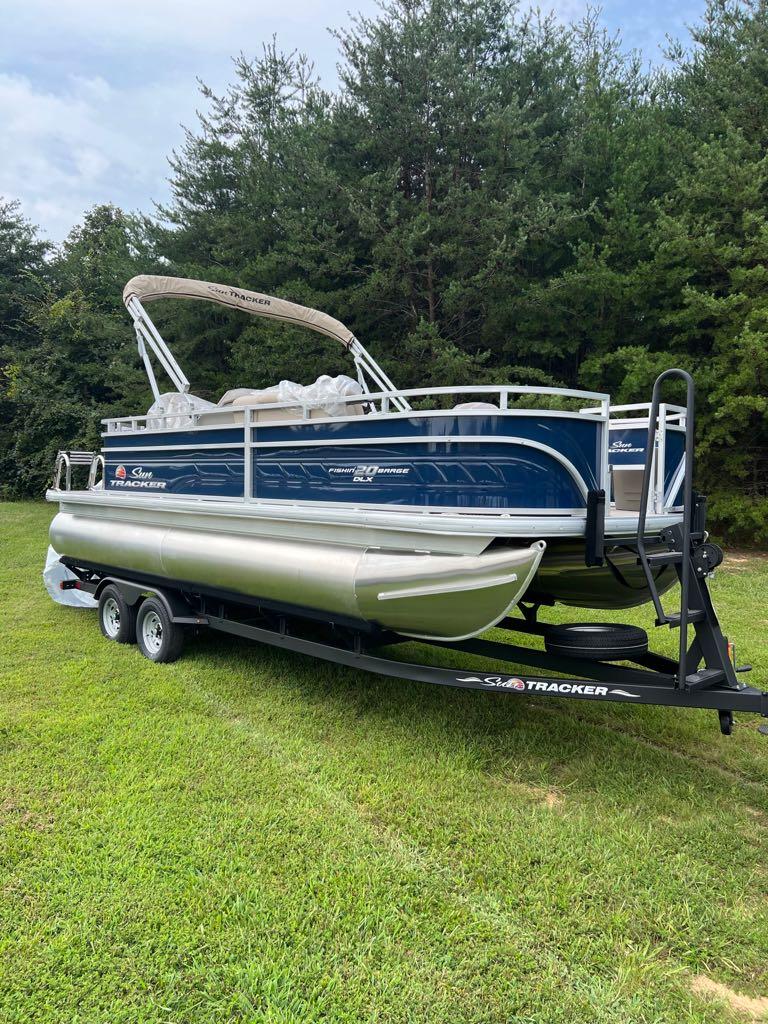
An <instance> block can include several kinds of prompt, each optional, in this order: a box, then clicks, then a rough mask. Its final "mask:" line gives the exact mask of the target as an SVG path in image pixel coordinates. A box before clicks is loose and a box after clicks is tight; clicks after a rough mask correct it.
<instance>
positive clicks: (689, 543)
mask: <svg viewBox="0 0 768 1024" xmlns="http://www.w3.org/2000/svg"><path fill="white" fill-rule="evenodd" d="M671 377H678V378H680V379H682V380H683V381H684V382H685V384H686V388H687V417H686V438H685V452H686V455H685V459H686V461H685V479H684V483H683V507H682V523H681V524H680V525H678V526H674V527H672V528H670V529H668V530H666V531H665V532H664V533H663V534H662V541H663V542H664V545H665V546H666V548H667V550H666V551H663V552H655V553H652V554H649V553H647V551H646V541H647V539H648V538H647V536H646V530H645V524H646V510H647V507H648V495H649V488H650V481H651V473H652V467H653V454H654V450H655V439H656V422H657V418H658V411H659V404H660V398H661V386H662V384H663V383H664V382H665V381H666V380H668V379H669V378H671ZM693 456H694V385H693V380H692V378H691V376H690V375H689V374H688V373H687V372H686V371H685V370H678V369H671V370H666V371H665V372H664V373H662V374H661V375H660V376H659V378H658V379H657V380H656V383H655V385H654V389H653V398H652V402H651V408H650V414H649V423H648V439H647V445H646V458H645V466H644V471H643V490H642V500H641V506H640V507H641V511H640V515H639V517H638V528H637V535H636V536H635V537H630V538H627V539H625V540H622V541H621V544H622V546H624V547H628V548H630V549H632V550H633V551H635V552H636V554H637V562H638V565H639V566H640V567H641V568H642V571H643V574H644V576H645V578H646V582H647V584H648V589H649V591H650V595H651V599H652V601H653V605H654V608H655V610H656V623H655V624H656V626H660V627H663V626H667V627H669V628H670V629H678V630H679V631H680V632H679V644H678V658H677V659H673V658H669V657H667V656H666V655H662V654H656V653H653V652H652V651H650V650H644V651H643V653H633V652H632V651H630V650H627V651H626V652H625V653H623V654H622V655H621V658H622V661H623V662H626V663H628V664H616V657H617V656H616V654H615V653H614V654H613V655H612V657H611V659H610V660H609V659H608V658H607V657H604V658H603V659H602V660H600V658H599V656H597V657H594V656H587V655H586V654H585V652H584V651H583V650H582V651H581V653H580V655H579V656H577V655H578V652H576V651H574V656H571V655H568V654H567V653H565V654H563V653H554V652H553V651H550V650H544V651H542V650H537V649H533V648H531V647H525V646H520V645H519V644H516V643H506V642H504V643H502V642H499V641H498V640H489V639H485V638H476V639H474V640H465V641H463V642H458V643H457V642H451V643H449V642H439V641H424V640H419V641H418V643H419V644H422V645H426V646H427V647H432V648H435V649H439V648H446V649H449V650H452V651H459V652H461V653H463V654H468V655H474V656H475V657H480V658H484V659H490V660H492V661H494V662H497V663H501V664H505V665H510V666H512V667H513V668H514V669H517V670H518V672H519V667H520V666H526V667H527V668H530V669H532V670H533V671H532V672H528V671H525V672H523V673H522V674H512V671H510V673H509V674H506V673H502V674H498V673H493V672H487V671H486V670H485V669H478V668H472V667H467V668H462V669H458V670H457V669H447V668H440V667H437V666H434V665H422V664H418V663H413V662H406V661H398V660H397V659H395V658H391V657H385V656H382V654H381V653H379V652H380V651H381V649H382V648H386V647H389V646H392V645H395V644H401V643H406V642H412V640H413V638H411V637H407V636H403V635H401V634H396V633H391V632H387V631H383V630H381V629H379V628H377V627H376V626H375V625H366V624H365V623H361V622H358V621H355V620H342V619H338V618H337V619H333V620H330V619H329V617H328V616H327V615H325V614H324V613H322V612H317V611H310V610H308V609H303V608H294V607H291V606H288V605H280V604H275V603H267V602H263V601H261V600H258V599H256V598H248V597H245V596H244V595H242V594H235V593H232V592H228V591H219V590H216V589H214V588H205V587H200V586H198V585H191V584H190V585H185V584H182V583H178V584H174V583H173V582H171V581H168V580H167V579H162V578H159V577H154V576H145V575H141V574H138V573H130V574H126V573H125V571H124V570H121V569H118V568H115V567H110V566H103V565H96V564H93V563H88V562H82V561H79V560H77V561H76V560H73V559H70V558H66V557H65V558H62V559H61V561H62V562H63V563H64V564H65V565H66V566H67V567H68V568H69V569H71V570H72V572H73V574H74V577H75V578H74V579H72V580H69V581H67V582H65V583H62V587H63V588H65V589H67V588H70V587H76V588H78V589H82V590H87V591H89V592H90V593H92V594H94V595H95V596H96V597H99V595H100V594H101V592H102V591H103V590H104V588H105V587H106V586H107V585H110V584H111V585H113V586H115V587H117V588H118V589H119V590H120V593H121V594H122V597H123V598H124V600H125V602H126V603H127V604H128V605H131V606H134V607H135V606H136V605H138V604H140V602H141V601H142V600H143V599H144V597H146V596H147V595H151V596H153V597H155V598H157V599H158V600H159V601H160V602H161V603H162V605H163V607H164V609H165V613H166V616H167V620H168V622H169V623H170V624H172V626H173V627H177V628H179V629H182V628H184V627H198V628H201V627H205V626H208V627H210V628H211V629H216V630H219V631H221V632H224V633H229V634H232V635H234V636H241V637H245V638H247V639H250V640H256V641H259V642H260V643H267V644H271V645H272V646H273V647H280V648H283V649H284V650H290V651H296V652H298V653H300V654H308V655H310V656H311V657H315V658H322V659H323V660H324V661H330V662H335V663H336V664H339V665H346V666H348V667H350V668H356V669H359V670H361V671H365V672H374V673H377V674H379V675H384V676H391V677H393V678H396V679H408V680H413V681H415V682H425V683H434V684H436V685H438V686H455V687H459V688H461V689H466V690H485V691H488V692H493V693H505V694H510V695H522V694H527V695H528V696H534V697H545V696H557V697H565V698H570V699H575V700H605V701H615V702H619V703H622V704H658V705H662V706H666V707H678V708H684V707H687V708H708V709H712V710H715V711H717V713H718V717H719V721H720V729H721V731H722V732H723V733H724V734H726V735H728V734H730V732H731V730H732V727H733V715H734V712H735V711H740V712H750V713H754V714H758V715H762V717H764V718H768V693H767V692H763V691H761V690H758V689H755V688H754V687H751V686H747V685H746V684H745V683H743V682H742V681H741V680H740V679H739V675H740V674H741V673H744V672H748V671H750V666H748V665H744V666H742V667H737V666H736V665H735V664H734V661H733V647H732V645H731V644H729V643H728V639H727V637H725V636H724V635H723V633H722V630H721V628H720V623H719V622H718V619H717V614H716V612H715V609H714V606H713V604H712V600H711V597H710V595H709V589H708V586H707V579H708V578H709V576H711V574H712V572H713V571H714V569H715V568H716V567H717V566H718V565H719V564H720V562H721V561H722V558H723V553H722V551H721V550H720V548H718V547H717V545H715V544H712V543H710V542H709V541H708V536H707V533H706V530H705V518H706V499H705V498H704V497H703V496H701V495H699V494H697V493H696V492H695V491H694V490H693ZM605 505H606V495H605V493H604V492H603V491H591V492H590V494H589V496H588V502H587V519H586V537H585V563H586V564H587V565H602V564H603V563H604V562H605V561H610V558H609V553H608V551H607V547H606V543H605V539H604V530H603V526H604V517H605ZM612 543H615V541H613V542H612ZM666 566H674V568H675V571H676V573H677V577H678V580H679V582H680V591H681V606H680V610H679V611H678V612H670V613H667V612H666V611H665V610H664V608H663V606H662V603H661V598H660V595H659V592H658V587H657V584H656V576H655V575H654V568H659V569H663V568H665V567H666ZM547 603H550V602H548V601H547V600H546V599H544V598H542V597H537V596H536V595H535V593H533V592H531V593H530V594H529V595H528V599H527V601H526V602H521V603H520V605H519V606H518V611H519V612H520V613H521V614H520V615H515V616H511V617H507V618H505V619H504V620H503V621H502V622H500V623H499V624H498V625H497V627H496V628H497V629H499V630H502V631H503V632H504V633H505V634H506V635H507V636H514V634H517V633H526V634H529V635H534V636H540V637H543V638H544V640H545V644H546V641H547V635H548V630H549V629H550V628H552V627H550V626H548V625H547V624H545V623H542V622H540V621H539V619H538V612H539V610H540V608H541V607H542V606H543V605H545V604H547ZM690 629H692V630H693V634H694V635H693V639H692V640H691V642H690V643H689V630H690ZM538 670H542V674H539V671H538ZM548 672H556V673H559V674H560V675H558V676H551V675H548V674H547V673H548ZM760 730H761V731H765V732H768V727H766V726H761V727H760Z"/></svg>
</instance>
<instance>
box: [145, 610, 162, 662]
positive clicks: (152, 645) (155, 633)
mask: <svg viewBox="0 0 768 1024" xmlns="http://www.w3.org/2000/svg"><path fill="white" fill-rule="evenodd" d="M141 639H142V640H143V642H144V647H145V648H146V649H147V650H148V651H149V653H150V654H157V652H158V651H159V650H160V648H161V647H162V646H163V624H162V622H161V621H160V616H159V615H158V614H157V612H147V614H146V615H144V616H143V618H142V620H141Z"/></svg>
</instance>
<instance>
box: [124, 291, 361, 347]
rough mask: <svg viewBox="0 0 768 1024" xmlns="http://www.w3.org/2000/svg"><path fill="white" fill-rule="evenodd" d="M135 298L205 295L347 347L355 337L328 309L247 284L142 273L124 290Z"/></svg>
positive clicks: (220, 303) (126, 296) (142, 300)
mask: <svg viewBox="0 0 768 1024" xmlns="http://www.w3.org/2000/svg"><path fill="white" fill-rule="evenodd" d="M132 298H137V299H138V300H139V302H153V301H154V300H155V299H203V300H207V301H208V302H218V303H219V305H221V306H229V307H231V308H232V309H242V310H244V311H245V312H246V313H250V314H251V315H253V316H263V317H267V318H269V319H272V320H281V321H282V322H283V323H290V324H297V325H298V326H301V327H308V328H309V329H310V330H312V331H317V332H318V333H320V334H325V335H326V336H327V337H329V338H334V339H335V340H336V341H340V342H341V344H342V345H343V346H344V347H345V348H349V347H350V346H351V344H352V342H353V341H354V340H355V336H354V335H353V334H352V331H350V330H349V328H348V327H345V326H344V324H343V323H342V322H341V321H340V320H336V319H335V318H334V317H332V316H328V314H327V313H321V312H320V310H319V309H311V308H310V307H309V306H299V305H298V304H297V303H295V302H288V301H286V300H285V299H277V298H275V297H274V296H272V295H262V294H261V292H250V291H247V290H246V289H245V288H234V287H232V286H231V285H226V284H213V283H212V282H210V281H192V280H189V279H187V278H184V277H159V276H156V275H152V274H139V276H138V277H132V278H131V280H130V281H129V282H128V284H127V285H126V286H125V288H124V290H123V302H124V303H125V304H126V305H128V302H129V301H130V300H131V299H132Z"/></svg>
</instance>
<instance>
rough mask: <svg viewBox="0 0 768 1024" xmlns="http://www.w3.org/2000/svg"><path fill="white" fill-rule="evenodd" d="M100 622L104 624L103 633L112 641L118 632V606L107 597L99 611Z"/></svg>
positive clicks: (111, 598)
mask: <svg viewBox="0 0 768 1024" xmlns="http://www.w3.org/2000/svg"><path fill="white" fill-rule="evenodd" d="M101 621H102V622H103V623H104V632H105V633H106V634H107V636H108V637H110V639H112V640H114V638H115V637H116V636H117V634H118V633H119V632H120V605H119V604H118V603H117V601H116V600H115V599H114V597H108V598H107V600H106V601H105V602H104V607H103V608H102V610H101Z"/></svg>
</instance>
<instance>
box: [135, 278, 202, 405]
mask: <svg viewBox="0 0 768 1024" xmlns="http://www.w3.org/2000/svg"><path fill="white" fill-rule="evenodd" d="M126 306H127V308H128V312H129V313H130V314H131V316H132V317H133V325H134V327H135V329H136V335H137V337H140V338H141V339H142V346H143V351H142V349H141V348H140V349H139V351H140V352H141V354H142V358H143V360H144V367H145V369H146V370H147V376H148V377H149V383H150V385H151V386H152V390H153V392H155V398H157V397H159V396H158V393H157V381H156V380H155V375H154V372H153V371H152V368H151V364H150V363H149V354H148V353H147V350H146V345H149V347H150V348H151V349H152V351H153V352H154V353H155V355H156V356H157V358H158V360H159V361H160V363H161V365H162V367H163V369H164V370H165V372H166V373H167V374H168V376H169V377H170V378H171V381H172V383H173V386H174V387H175V388H176V390H177V391H180V392H181V393H182V394H184V393H185V392H187V391H189V381H188V380H187V378H186V376H185V374H184V371H183V370H182V369H181V367H180V366H179V364H178V363H177V362H176V360H175V359H174V357H173V354H172V352H171V350H170V349H169V348H168V346H167V345H166V343H165V342H164V341H163V339H162V337H161V336H160V332H159V331H158V329H157V328H156V327H155V325H154V324H153V323H152V320H151V319H150V317H149V315H148V314H147V311H146V310H145V309H144V307H143V306H142V304H141V303H140V302H139V300H138V299H137V298H135V297H132V298H130V299H129V300H128V302H127V303H126ZM143 343H146V345H145V344H143Z"/></svg>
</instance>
